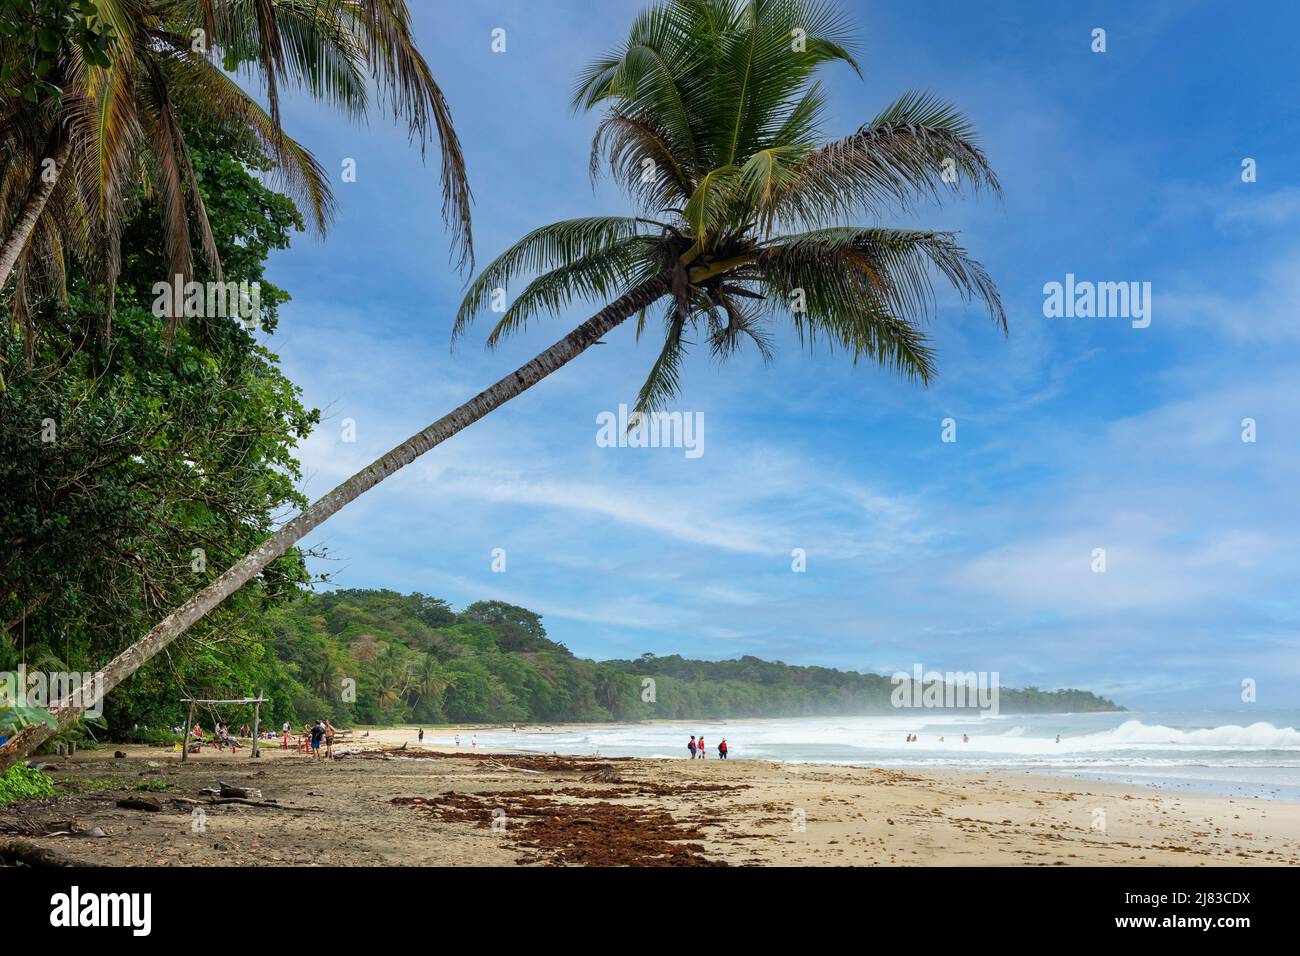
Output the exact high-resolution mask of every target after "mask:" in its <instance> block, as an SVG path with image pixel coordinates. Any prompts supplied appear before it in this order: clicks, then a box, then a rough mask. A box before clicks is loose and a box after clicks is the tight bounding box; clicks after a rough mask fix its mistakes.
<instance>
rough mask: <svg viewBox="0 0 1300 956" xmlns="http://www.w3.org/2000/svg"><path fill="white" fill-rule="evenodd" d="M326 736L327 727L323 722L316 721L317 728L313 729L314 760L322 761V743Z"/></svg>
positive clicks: (312, 754) (312, 749)
mask: <svg viewBox="0 0 1300 956" xmlns="http://www.w3.org/2000/svg"><path fill="white" fill-rule="evenodd" d="M324 736H325V725H324V724H323V723H322V722H321V721H319V720H318V721H316V726H315V727H313V728H312V729H311V756H312V759H313V760H319V759H320V742H321V739H322V738H323V737H324Z"/></svg>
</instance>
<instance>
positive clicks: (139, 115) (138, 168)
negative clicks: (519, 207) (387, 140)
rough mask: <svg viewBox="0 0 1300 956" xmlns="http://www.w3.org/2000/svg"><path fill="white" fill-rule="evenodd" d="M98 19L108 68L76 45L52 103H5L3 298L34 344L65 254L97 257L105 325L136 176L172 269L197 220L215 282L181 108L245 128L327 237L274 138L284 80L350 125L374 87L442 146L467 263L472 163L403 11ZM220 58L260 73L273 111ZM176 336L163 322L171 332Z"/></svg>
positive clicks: (154, 1)
mask: <svg viewBox="0 0 1300 956" xmlns="http://www.w3.org/2000/svg"><path fill="white" fill-rule="evenodd" d="M98 10H99V14H100V17H101V19H102V20H103V23H104V25H105V28H106V29H107V31H108V34H109V40H108V54H109V55H108V63H107V65H97V64H96V63H93V62H88V61H87V59H86V57H85V56H84V55H82V52H81V50H80V48H79V47H78V46H77V45H76V44H74V43H72V42H68V43H66V44H65V45H64V46H63V47H62V48H61V49H60V50H58V51H56V52H55V54H54V55H53V56H52V57H51V61H50V62H51V63H52V64H53V65H52V66H51V67H50V68H49V72H48V73H47V74H46V76H45V79H46V80H47V81H51V82H52V83H53V85H55V86H57V87H58V88H59V89H60V90H61V92H60V93H59V95H57V96H54V97H50V98H47V99H45V100H43V101H38V102H37V103H34V104H33V103H30V102H28V101H27V100H25V99H22V98H16V97H15V98H11V99H9V100H6V101H5V102H4V103H3V105H2V106H0V109H2V110H3V112H2V113H0V147H2V148H3V156H4V157H5V159H4V161H3V164H2V165H0V176H2V177H3V180H2V181H0V228H4V229H5V230H6V231H5V233H4V239H3V241H2V242H0V289H3V288H4V286H5V284H6V283H7V282H8V280H9V277H10V275H11V273H13V274H15V275H16V281H15V291H14V296H13V311H14V315H15V318H16V319H17V320H18V321H19V322H20V323H21V324H22V325H23V326H24V328H25V330H26V333H27V337H28V341H29V343H30V341H31V337H32V334H33V329H32V326H31V321H30V302H29V300H30V299H31V298H32V294H33V293H34V292H36V291H40V287H39V286H38V285H36V280H38V279H40V280H44V286H45V291H48V292H51V293H53V294H54V295H55V296H57V297H62V296H63V295H64V292H65V290H64V286H63V282H64V261H65V257H66V254H67V252H68V251H74V252H78V253H80V254H82V255H85V254H86V253H87V252H88V251H89V250H94V252H95V256H94V257H93V261H94V265H95V266H96V267H97V270H96V271H97V273H98V276H99V278H101V279H102V280H103V282H104V284H105V286H106V288H107V290H108V309H107V313H106V317H107V316H111V314H112V294H113V288H114V284H115V282H116V279H117V273H118V265H119V263H118V247H119V238H120V231H121V225H122V221H123V216H122V204H123V198H124V196H125V195H126V194H127V189H126V186H127V185H128V183H129V182H130V181H131V180H132V179H133V178H134V177H137V176H138V175H140V173H141V172H142V171H143V173H144V175H145V178H146V181H147V183H148V185H149V187H150V188H151V189H152V190H153V191H155V192H156V193H157V196H158V206H159V209H160V210H161V212H162V227H163V236H164V242H165V247H166V250H167V253H168V258H169V260H170V267H171V273H172V274H173V275H175V274H180V275H181V276H183V278H184V279H188V278H189V277H190V275H191V271H192V268H193V250H192V248H191V238H190V234H191V230H190V221H191V218H192V219H193V222H194V226H195V232H196V234H197V236H198V237H199V239H200V244H201V247H202V251H203V254H204V258H205V259H206V261H207V263H208V266H209V269H210V270H211V271H212V273H213V274H214V275H215V276H216V277H217V278H220V276H221V264H220V261H219V258H218V256H217V250H216V246H215V244H214V243H213V240H212V234H211V230H210V228H209V227H208V222H207V215H206V212H205V210H204V205H203V196H202V193H201V190H200V189H199V184H198V182H197V179H196V177H195V174H194V169H193V167H192V166H191V164H190V159H189V151H188V149H187V147H186V143H185V135H184V131H183V129H182V127H181V122H180V119H179V115H180V114H181V112H182V111H188V113H189V114H190V115H194V116H196V117H197V118H198V119H200V120H203V119H204V118H205V117H207V116H214V117H219V118H220V119H221V120H222V121H223V122H235V123H238V124H240V125H242V126H243V127H245V128H246V129H248V130H249V131H250V132H252V133H253V134H254V136H256V137H257V138H259V139H260V140H261V141H262V142H263V143H264V145H265V146H266V147H267V149H268V152H269V153H270V155H271V156H272V158H273V159H274V161H275V163H276V165H277V167H278V169H279V171H280V172H281V174H282V177H283V181H284V185H285V186H286V187H287V189H288V191H289V193H290V194H291V195H292V196H293V197H294V198H295V199H297V200H298V201H299V202H300V203H302V204H303V205H304V206H305V207H306V209H307V211H308V213H309V215H310V219H311V221H312V222H313V224H314V225H315V226H316V228H317V229H318V230H320V231H324V229H325V227H326V224H327V223H328V221H329V219H330V215H331V211H332V207H333V199H332V196H331V193H330V188H329V183H328V178H327V175H326V173H325V172H324V170H322V169H321V167H320V166H319V165H318V164H317V163H316V161H315V159H313V158H312V156H311V154H310V153H309V152H308V151H307V150H305V149H304V148H303V147H302V146H300V145H299V144H298V143H296V142H295V141H294V140H293V139H291V138H290V137H288V136H287V135H285V133H284V131H283V130H282V129H281V126H280V107H279V102H280V97H279V90H280V87H281V85H292V86H294V87H297V88H300V89H303V90H305V91H307V92H308V93H309V94H311V95H312V96H314V97H316V98H319V99H322V100H324V101H326V102H329V103H330V104H332V105H334V106H337V107H338V108H340V109H341V110H343V111H344V112H345V113H347V114H348V115H349V116H352V117H354V118H355V117H360V116H362V115H364V114H365V112H366V110H367V106H368V100H369V98H370V91H369V86H370V83H371V82H372V81H373V82H374V83H376V84H377V85H378V87H379V91H380V93H381V95H382V96H384V97H385V98H386V99H387V100H388V101H389V105H390V106H391V108H392V110H393V112H394V115H395V116H396V117H398V118H400V119H404V120H405V121H406V122H407V125H408V127H409V130H410V133H411V136H412V138H415V139H418V140H419V141H420V143H421V147H422V148H423V146H424V145H425V144H426V143H427V141H428V140H429V139H430V138H431V137H433V136H436V137H437V138H438V140H439V142H440V143H441V147H442V192H443V214H444V217H445V218H446V219H447V221H448V222H449V224H450V225H451V227H452V231H453V240H454V244H455V245H456V247H457V248H458V250H459V264H460V265H462V266H463V265H465V264H466V263H467V262H468V261H469V260H470V257H471V239H470V221H469V199H470V195H469V186H468V183H467V180H466V177H465V165H464V158H463V156H462V155H461V150H460V144H459V142H458V140H457V138H456V133H455V130H454V129H453V128H452V124H451V116H450V112H449V110H448V108H447V103H446V100H445V99H444V97H443V94H442V91H441V90H440V89H439V88H438V85H437V83H435V82H434V79H433V76H432V74H431V73H430V71H429V67H428V65H427V64H426V63H425V61H424V59H423V57H422V56H421V55H420V53H419V51H418V50H417V49H416V48H415V45H414V42H413V40H412V37H411V30H410V15H409V12H408V11H407V8H406V3H405V2H404V0H100V2H99V4H98ZM24 39H25V38H21V37H20V38H17V39H14V40H7V41H0V56H3V58H4V61H5V62H6V63H10V62H14V63H21V62H22V61H21V59H20V58H19V57H17V56H16V55H14V56H12V57H11V56H10V54H11V53H12V54H16V52H17V51H16V50H7V49H5V47H6V46H8V45H12V44H14V43H19V42H23V40H24ZM218 57H220V60H218V59H217V58H218ZM220 63H227V64H237V65H239V66H240V67H241V68H242V69H243V70H244V72H250V71H251V72H252V73H254V74H255V75H256V76H259V77H260V78H261V80H262V83H263V84H264V86H265V88H266V92H267V98H268V101H269V106H270V112H269V114H268V113H267V112H266V111H265V110H263V109H262V107H261V106H260V105H259V104H258V103H257V101H256V100H255V99H253V98H252V97H251V96H249V95H248V94H247V93H246V92H245V91H244V90H243V89H242V88H241V87H240V86H239V85H238V84H237V83H235V82H234V81H233V80H232V79H231V77H230V76H229V75H228V74H227V73H226V72H225V70H224V69H223V68H222V66H221V65H219V64H220ZM22 79H23V77H19V78H18V80H19V81H21V80H22ZM50 161H52V162H50ZM69 169H70V170H71V175H69V174H68V172H67V171H68V170H69ZM172 321H173V323H174V321H175V320H174V319H173V320H172ZM104 331H105V333H107V331H108V325H107V321H106V323H105V327H104ZM173 332H174V325H169V326H168V329H167V334H168V335H169V336H170V335H171V334H172V333H173ZM29 348H30V344H29Z"/></svg>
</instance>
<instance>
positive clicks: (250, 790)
mask: <svg viewBox="0 0 1300 956" xmlns="http://www.w3.org/2000/svg"><path fill="white" fill-rule="evenodd" d="M199 793H201V794H203V795H204V796H206V797H229V798H236V799H240V800H261V799H262V791H261V790H259V789H257V788H256V787H236V786H235V785H234V784H230V783H226V782H225V781H224V780H219V781H217V785H216V786H215V787H207V788H206V789H203V790H200V791H199Z"/></svg>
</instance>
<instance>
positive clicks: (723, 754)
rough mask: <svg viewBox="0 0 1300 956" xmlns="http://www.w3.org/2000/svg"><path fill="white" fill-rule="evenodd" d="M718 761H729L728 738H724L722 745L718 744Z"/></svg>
mask: <svg viewBox="0 0 1300 956" xmlns="http://www.w3.org/2000/svg"><path fill="white" fill-rule="evenodd" d="M718 759H719V760H726V759H727V738H726V737H723V738H722V743H720V744H718Z"/></svg>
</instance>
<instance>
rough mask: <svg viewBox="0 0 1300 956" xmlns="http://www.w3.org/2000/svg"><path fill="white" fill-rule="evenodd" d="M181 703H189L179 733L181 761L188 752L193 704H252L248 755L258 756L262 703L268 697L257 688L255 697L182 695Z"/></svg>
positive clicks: (192, 722) (267, 699) (267, 701)
mask: <svg viewBox="0 0 1300 956" xmlns="http://www.w3.org/2000/svg"><path fill="white" fill-rule="evenodd" d="M181 703H182V704H189V705H190V710H189V713H188V715H187V716H186V718H185V733H184V734H182V735H181V763H185V758H186V757H187V756H188V755H189V752H190V732H191V731H192V730H193V729H194V705H195V704H252V705H253V750H252V753H250V754H249V756H250V757H260V756H261V753H260V752H259V751H258V749H257V733H258V728H259V727H260V726H261V723H262V705H263V704H269V703H270V700H269V698H266V697H263V696H262V692H261V691H260V690H259V691H258V692H257V696H256V697H240V698H238V699H236V700H205V699H203V698H201V697H182V698H181Z"/></svg>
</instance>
